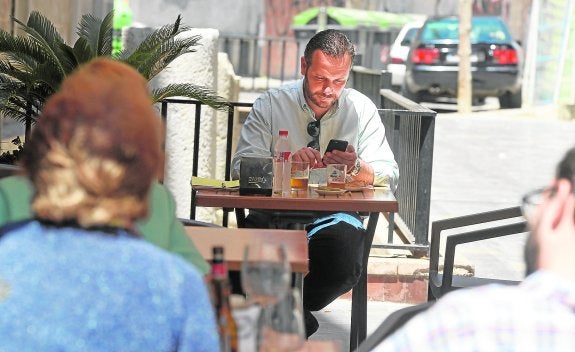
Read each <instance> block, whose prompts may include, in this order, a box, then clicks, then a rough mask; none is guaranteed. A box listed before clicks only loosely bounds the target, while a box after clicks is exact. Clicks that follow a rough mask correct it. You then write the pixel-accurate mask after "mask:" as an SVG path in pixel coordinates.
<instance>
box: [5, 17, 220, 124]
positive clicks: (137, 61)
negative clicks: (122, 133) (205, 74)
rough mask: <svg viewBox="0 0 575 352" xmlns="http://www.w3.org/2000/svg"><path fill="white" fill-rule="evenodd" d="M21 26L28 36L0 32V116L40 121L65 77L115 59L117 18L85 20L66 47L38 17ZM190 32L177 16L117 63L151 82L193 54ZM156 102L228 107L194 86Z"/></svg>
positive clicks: (157, 95)
mask: <svg viewBox="0 0 575 352" xmlns="http://www.w3.org/2000/svg"><path fill="white" fill-rule="evenodd" d="M16 22H17V23H18V24H19V25H20V26H21V27H22V29H23V30H24V31H25V33H26V35H24V36H12V35H11V34H9V33H7V32H6V31H3V30H0V114H3V115H4V116H6V117H9V118H13V119H16V120H18V121H21V122H24V121H25V120H26V118H27V117H30V118H31V119H32V121H35V120H36V118H37V116H38V114H39V112H40V111H41V109H42V107H43V106H44V103H45V102H46V100H47V99H48V98H49V97H50V96H51V95H52V94H53V93H54V92H56V91H57V90H58V88H59V86H60V84H61V83H62V81H63V80H64V78H65V77H66V76H67V75H68V74H70V73H71V72H72V71H74V69H76V68H77V67H78V66H79V65H81V64H82V63H85V62H87V61H89V60H91V59H93V58H95V57H98V56H109V57H113V56H112V25H113V13H112V12H110V13H109V14H108V15H107V16H106V17H105V18H104V19H103V20H101V19H99V18H96V17H94V16H92V15H89V14H88V15H84V16H82V19H81V21H80V23H79V24H78V28H77V34H78V36H79V38H78V40H76V42H75V43H74V45H73V46H69V45H68V44H66V43H65V42H64V40H63V39H62V37H61V36H60V34H59V33H58V31H57V30H56V28H55V26H54V25H53V24H52V22H50V20H48V19H47V18H46V17H44V16H42V15H41V14H40V13H39V12H36V11H34V12H32V13H31V14H30V16H29V18H28V21H27V22H26V23H23V22H21V21H19V20H16ZM189 29H190V28H189V27H187V26H184V25H182V24H181V17H180V16H178V18H177V19H176V21H175V22H174V23H173V24H169V25H165V26H163V27H161V28H159V29H157V30H155V31H153V32H152V33H151V34H150V35H149V36H148V37H147V38H146V39H144V41H143V42H142V43H140V45H139V46H138V47H137V48H136V49H135V50H134V51H133V52H121V53H120V54H119V55H118V56H117V57H114V58H115V59H117V60H120V61H122V62H125V63H127V64H129V65H131V66H132V67H134V68H136V69H137V70H138V71H139V72H140V73H141V74H142V75H143V76H144V77H145V78H146V79H148V80H150V79H152V78H153V77H155V76H156V75H157V74H158V73H160V72H161V71H162V70H163V69H165V68H166V67H167V66H168V65H169V64H170V63H171V62H172V61H173V60H174V59H176V58H178V57H180V56H181V55H184V54H187V53H191V52H194V51H195V50H194V49H193V47H194V46H196V45H198V42H199V40H200V39H201V38H200V37H199V36H192V37H184V36H182V35H181V34H182V33H185V32H187V31H188V30H189ZM151 94H152V98H153V100H154V101H158V100H160V99H164V98H169V97H176V96H178V97H188V98H192V99H196V100H199V101H201V102H203V103H205V104H207V105H209V106H211V107H214V108H216V109H223V108H225V107H226V106H227V102H226V101H225V99H223V98H222V97H219V96H218V95H217V94H216V93H214V92H212V91H211V90H210V89H208V88H205V87H201V86H196V85H193V84H190V83H174V84H170V85H168V86H165V87H162V88H159V89H156V90H154V91H153V92H152V93H151Z"/></svg>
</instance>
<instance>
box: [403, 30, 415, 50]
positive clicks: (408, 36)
mask: <svg viewBox="0 0 575 352" xmlns="http://www.w3.org/2000/svg"><path fill="white" fill-rule="evenodd" d="M416 33H417V28H410V29H408V30H407V31H406V32H405V36H404V37H403V40H402V41H401V46H410V45H411V42H412V41H413V38H415V34H416Z"/></svg>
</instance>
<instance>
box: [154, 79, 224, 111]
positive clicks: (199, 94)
mask: <svg viewBox="0 0 575 352" xmlns="http://www.w3.org/2000/svg"><path fill="white" fill-rule="evenodd" d="M151 95H152V101H153V102H154V103H157V102H158V101H160V100H162V99H167V98H172V97H186V98H191V99H195V100H198V101H201V102H202V103H204V104H206V105H208V106H211V107H212V108H214V109H218V110H226V109H227V108H228V107H229V103H228V102H227V100H225V99H224V98H222V97H220V96H218V95H217V94H215V93H214V92H213V91H212V90H210V89H208V88H206V87H202V86H197V85H194V84H190V83H174V84H168V85H167V86H165V87H161V88H157V89H153V90H152V93H151Z"/></svg>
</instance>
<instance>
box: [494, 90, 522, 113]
mask: <svg viewBox="0 0 575 352" xmlns="http://www.w3.org/2000/svg"><path fill="white" fill-rule="evenodd" d="M521 103H522V100H521V89H519V90H518V91H517V92H515V93H511V92H505V94H503V95H501V96H500V97H499V107H500V108H501V109H518V108H520V107H521Z"/></svg>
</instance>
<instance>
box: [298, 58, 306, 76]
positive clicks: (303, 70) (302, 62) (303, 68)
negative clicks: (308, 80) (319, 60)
mask: <svg viewBox="0 0 575 352" xmlns="http://www.w3.org/2000/svg"><path fill="white" fill-rule="evenodd" d="M300 71H301V72H300V73H301V75H302V76H305V73H306V72H307V62H306V61H305V57H304V56H302V57H301V58H300Z"/></svg>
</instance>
